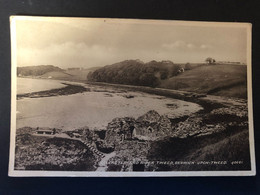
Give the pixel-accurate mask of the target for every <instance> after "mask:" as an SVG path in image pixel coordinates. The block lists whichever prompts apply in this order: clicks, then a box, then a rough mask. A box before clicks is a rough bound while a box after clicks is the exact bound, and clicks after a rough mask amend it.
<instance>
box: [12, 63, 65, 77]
mask: <svg viewBox="0 0 260 195" xmlns="http://www.w3.org/2000/svg"><path fill="white" fill-rule="evenodd" d="M53 71H54V72H61V71H63V70H62V69H61V68H59V67H56V66H53V65H39V66H26V67H17V75H20V76H40V75H43V74H45V73H48V72H53Z"/></svg>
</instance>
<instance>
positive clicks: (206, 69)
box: [160, 64, 247, 98]
mask: <svg viewBox="0 0 260 195" xmlns="http://www.w3.org/2000/svg"><path fill="white" fill-rule="evenodd" d="M246 73H247V72H246V66H244V65H224V64H217V65H203V66H198V67H195V68H192V69H191V70H188V71H185V72H184V73H181V74H179V75H178V76H176V77H172V78H170V79H167V80H162V81H161V84H160V87H161V88H169V89H176V90H185V91H192V92H197V93H207V94H214V95H224V96H231V97H240V98H245V97H246V88H247V84H246V83H247V77H246ZM227 91H228V93H227V94H226V92H227Z"/></svg>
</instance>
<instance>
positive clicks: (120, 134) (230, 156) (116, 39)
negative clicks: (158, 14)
mask: <svg viewBox="0 0 260 195" xmlns="http://www.w3.org/2000/svg"><path fill="white" fill-rule="evenodd" d="M10 25H11V53H12V64H11V66H12V81H11V84H12V91H11V127H10V130H11V137H10V160H9V176H14V177H31V176H33V177H46V176H58V177H64V176H77V177H118V176H119V177H150V176H152V177H172V176H249V175H255V173H256V168H255V152H254V133H253V110H252V107H253V106H252V77H251V74H252V72H251V66H252V65H251V28H252V25H251V24H249V23H232V22H225V23H224V22H196V21H170V20H139V19H110V18H73V17H37V16H11V17H10Z"/></svg>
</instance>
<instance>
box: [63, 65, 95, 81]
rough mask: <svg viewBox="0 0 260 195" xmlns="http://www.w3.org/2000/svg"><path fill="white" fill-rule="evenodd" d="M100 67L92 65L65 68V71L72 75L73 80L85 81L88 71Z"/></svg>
mask: <svg viewBox="0 0 260 195" xmlns="http://www.w3.org/2000/svg"><path fill="white" fill-rule="evenodd" d="M99 68H100V67H92V68H88V69H82V70H66V71H65V73H67V74H69V75H71V76H72V78H73V80H77V81H86V80H87V76H88V74H89V73H91V72H93V71H95V70H97V69H99Z"/></svg>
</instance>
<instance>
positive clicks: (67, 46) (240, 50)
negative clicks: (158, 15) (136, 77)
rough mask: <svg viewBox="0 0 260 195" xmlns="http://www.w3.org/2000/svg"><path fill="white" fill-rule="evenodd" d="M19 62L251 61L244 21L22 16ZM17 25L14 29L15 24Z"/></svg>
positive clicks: (85, 64) (93, 64)
mask: <svg viewBox="0 0 260 195" xmlns="http://www.w3.org/2000/svg"><path fill="white" fill-rule="evenodd" d="M14 26H15V32H16V34H15V35H16V49H17V50H16V53H17V56H16V57H17V66H33V65H54V66H58V67H60V68H68V67H82V68H90V67H98V66H105V65H109V64H113V63H116V62H120V61H123V60H130V59H139V60H142V61H144V62H149V61H151V60H156V61H162V60H171V61H172V62H174V63H187V62H189V63H199V62H204V61H205V59H206V58H207V57H212V58H214V59H216V60H217V61H236V62H237V61H239V62H243V63H246V61H247V28H246V27H245V25H237V24H236V25H232V23H230V24H227V23H225V24H223V25H222V24H220V23H198V22H195V23H190V22H180V21H179V22H177V21H175V22H174V21H162V20H158V21H155V20H152V21H151V20H123V19H121V20H119V19H116V20H115V19H90V18H88V19H87V18H51V17H19V18H16V19H15V25H14ZM12 30H13V29H12Z"/></svg>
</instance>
